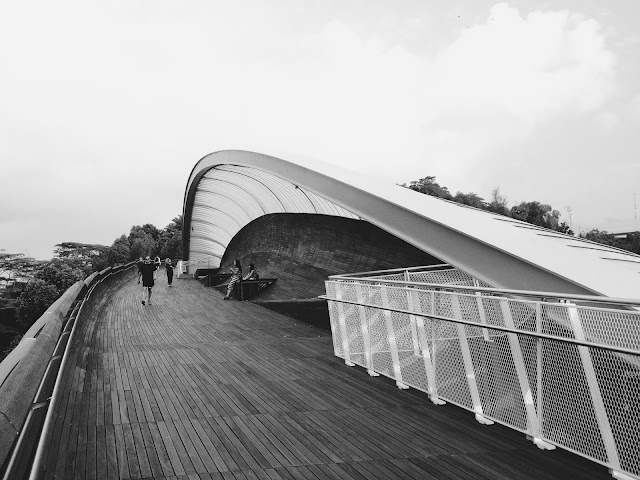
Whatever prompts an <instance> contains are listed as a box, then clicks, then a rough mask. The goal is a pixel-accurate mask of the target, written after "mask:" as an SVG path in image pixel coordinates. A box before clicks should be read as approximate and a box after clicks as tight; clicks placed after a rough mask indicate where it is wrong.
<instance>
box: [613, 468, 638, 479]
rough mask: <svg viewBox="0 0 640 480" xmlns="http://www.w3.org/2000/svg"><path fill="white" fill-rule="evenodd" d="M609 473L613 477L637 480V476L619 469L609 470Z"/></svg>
mask: <svg viewBox="0 0 640 480" xmlns="http://www.w3.org/2000/svg"><path fill="white" fill-rule="evenodd" d="M609 473H610V474H611V476H612V477H613V478H617V479H618V480H635V478H636V477H632V476H631V475H627V474H626V473H624V472H619V471H617V470H613V469H612V470H609Z"/></svg>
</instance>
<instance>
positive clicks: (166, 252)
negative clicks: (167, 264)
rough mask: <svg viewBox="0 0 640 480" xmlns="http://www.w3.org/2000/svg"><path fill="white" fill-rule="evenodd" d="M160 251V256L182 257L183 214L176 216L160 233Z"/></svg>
mask: <svg viewBox="0 0 640 480" xmlns="http://www.w3.org/2000/svg"><path fill="white" fill-rule="evenodd" d="M158 252H159V253H158V255H160V258H172V259H177V258H182V215H179V216H177V217H176V218H174V219H173V220H172V221H171V223H169V225H167V226H166V227H165V228H164V229H163V230H162V232H161V233H160V238H159V240H158Z"/></svg>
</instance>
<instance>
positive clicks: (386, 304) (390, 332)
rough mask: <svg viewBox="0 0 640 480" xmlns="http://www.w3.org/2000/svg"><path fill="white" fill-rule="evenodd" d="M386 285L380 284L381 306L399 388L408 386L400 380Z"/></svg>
mask: <svg viewBox="0 0 640 480" xmlns="http://www.w3.org/2000/svg"><path fill="white" fill-rule="evenodd" d="M388 288H389V287H388V286H386V285H381V291H380V293H381V297H382V307H383V308H384V310H383V311H384V321H385V324H386V325H387V340H388V341H389V350H391V361H392V362H393V374H394V377H395V380H396V386H397V387H398V388H400V389H401V390H406V389H407V388H409V386H408V385H406V384H404V383H403V382H402V370H401V368H400V355H398V344H397V341H396V334H395V332H394V330H393V319H392V317H391V310H389V297H388V295H387V289H388Z"/></svg>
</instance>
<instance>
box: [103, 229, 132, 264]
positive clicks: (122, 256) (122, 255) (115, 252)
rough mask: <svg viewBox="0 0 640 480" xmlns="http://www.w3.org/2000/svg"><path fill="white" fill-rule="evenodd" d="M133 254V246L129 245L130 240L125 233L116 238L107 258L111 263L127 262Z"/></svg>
mask: <svg viewBox="0 0 640 480" xmlns="http://www.w3.org/2000/svg"><path fill="white" fill-rule="evenodd" d="M130 256H131V247H130V246H129V240H128V239H127V237H126V236H125V235H122V236H121V237H120V238H117V239H116V240H114V242H113V245H111V247H110V248H109V252H108V254H107V260H108V263H109V264H110V265H118V264H122V263H127V262H128V261H129V257H130Z"/></svg>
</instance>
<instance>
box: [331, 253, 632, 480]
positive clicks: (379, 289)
mask: <svg viewBox="0 0 640 480" xmlns="http://www.w3.org/2000/svg"><path fill="white" fill-rule="evenodd" d="M326 290H327V294H326V296H324V297H323V298H326V299H327V300H328V304H329V315H330V319H331V329H332V336H333V345H334V353H335V355H336V356H338V357H340V358H342V359H344V361H345V363H346V364H347V365H349V366H354V365H360V366H362V367H364V368H366V369H367V371H368V372H369V374H370V375H372V376H378V375H384V376H387V377H390V378H392V379H394V380H395V381H396V384H397V385H398V387H399V388H403V389H404V388H409V387H413V388H416V389H418V390H421V391H424V392H426V393H427V394H428V395H429V397H430V398H431V400H432V401H433V403H435V404H443V403H445V402H450V403H453V404H455V405H458V406H460V407H462V408H465V409H467V410H470V411H471V412H473V413H474V414H475V417H476V419H477V420H478V421H479V422H480V423H483V424H492V423H493V422H499V423H501V424H503V425H506V426H508V427H511V428H513V429H515V430H518V431H521V432H523V433H525V434H526V435H527V436H528V437H529V438H531V439H532V440H533V441H534V443H535V444H536V445H537V446H538V447H540V448H543V449H553V448H555V447H556V446H558V447H561V448H564V449H566V450H569V451H571V452H573V453H576V454H578V455H581V456H583V457H586V458H588V459H590V460H592V461H595V462H598V463H600V464H602V465H605V466H607V467H608V468H610V470H611V472H612V474H613V475H614V476H615V477H616V478H640V453H639V452H638V449H637V445H639V444H640V308H639V307H640V300H630V299H613V298H607V297H594V296H583V295H580V296H578V295H573V296H572V295H568V294H562V293H551V292H528V291H516V290H503V289H495V288H489V287H488V286H485V285H482V284H481V283H480V282H477V281H476V280H474V279H473V278H472V277H471V276H469V275H468V274H466V273H464V272H461V271H459V270H456V269H454V268H452V267H449V266H445V265H441V266H435V267H428V268H413V269H398V270H392V271H379V272H365V273H360V274H352V275H344V276H332V277H330V279H329V280H328V281H327V282H326Z"/></svg>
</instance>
